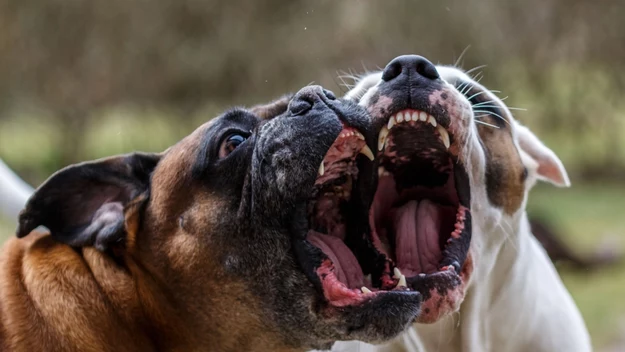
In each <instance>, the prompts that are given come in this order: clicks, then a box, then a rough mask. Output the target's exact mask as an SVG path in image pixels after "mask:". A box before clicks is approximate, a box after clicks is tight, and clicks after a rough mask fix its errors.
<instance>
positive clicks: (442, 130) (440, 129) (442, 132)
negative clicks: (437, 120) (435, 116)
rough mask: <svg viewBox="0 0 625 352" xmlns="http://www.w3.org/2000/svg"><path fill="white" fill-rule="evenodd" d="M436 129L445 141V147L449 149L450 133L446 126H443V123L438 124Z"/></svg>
mask: <svg viewBox="0 0 625 352" xmlns="http://www.w3.org/2000/svg"><path fill="white" fill-rule="evenodd" d="M436 129H437V130H438V134H439V137H440V139H441V141H443V144H444V145H445V148H447V149H449V134H448V133H447V131H446V130H445V128H443V126H441V125H438V126H437V127H436Z"/></svg>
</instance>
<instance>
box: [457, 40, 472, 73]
mask: <svg viewBox="0 0 625 352" xmlns="http://www.w3.org/2000/svg"><path fill="white" fill-rule="evenodd" d="M470 47H471V44H469V45H467V47H466V48H464V50H462V52H461V53H460V56H458V59H457V60H456V62H454V67H460V66H458V64H459V63H460V61H461V60H462V58H463V57H464V54H466V53H467V50H469V48H470Z"/></svg>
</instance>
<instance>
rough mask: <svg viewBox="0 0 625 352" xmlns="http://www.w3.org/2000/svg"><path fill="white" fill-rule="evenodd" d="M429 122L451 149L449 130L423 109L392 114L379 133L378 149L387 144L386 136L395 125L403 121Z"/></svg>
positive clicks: (380, 149)
mask: <svg viewBox="0 0 625 352" xmlns="http://www.w3.org/2000/svg"><path fill="white" fill-rule="evenodd" d="M417 121H421V122H427V123H429V124H430V125H432V127H435V128H436V130H437V131H438V136H439V138H440V139H441V141H442V142H443V144H444V145H445V148H447V149H449V134H448V133H447V130H445V128H444V127H443V126H441V125H439V124H437V123H436V119H435V118H434V116H432V115H428V114H426V113H425V112H423V111H400V112H398V113H397V114H395V115H393V116H391V118H389V119H388V123H387V124H386V126H384V127H382V130H381V131H380V134H379V135H378V150H379V151H382V150H383V149H384V147H385V146H386V138H387V137H388V133H389V131H390V129H391V128H393V126H395V125H397V124H400V123H402V122H417Z"/></svg>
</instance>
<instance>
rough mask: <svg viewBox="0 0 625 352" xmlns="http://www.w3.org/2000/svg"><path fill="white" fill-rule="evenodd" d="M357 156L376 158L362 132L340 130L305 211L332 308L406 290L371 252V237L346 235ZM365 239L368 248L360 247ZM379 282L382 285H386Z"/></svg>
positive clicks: (379, 256) (323, 287)
mask: <svg viewBox="0 0 625 352" xmlns="http://www.w3.org/2000/svg"><path fill="white" fill-rule="evenodd" d="M359 155H362V157H366V158H368V159H369V160H368V162H372V161H373V159H374V155H373V152H372V151H371V149H370V148H369V147H368V146H367V144H366V142H365V138H364V136H363V135H362V134H361V133H360V132H359V131H357V130H355V129H354V128H351V127H345V128H343V130H342V131H341V133H340V135H339V137H338V138H337V139H336V140H335V142H334V144H333V145H332V147H330V149H329V150H328V152H327V153H326V155H325V157H324V159H323V162H322V164H321V165H320V167H319V174H318V177H317V180H316V182H315V186H314V188H313V191H312V194H311V197H310V200H309V203H308V209H307V210H308V223H309V227H310V230H309V231H308V235H307V240H308V242H309V243H311V244H312V245H314V246H315V247H317V248H318V249H320V250H321V252H323V255H322V260H321V262H320V264H319V265H318V266H316V267H315V272H316V275H317V276H318V278H319V281H320V283H321V288H322V290H323V295H324V297H325V298H326V299H327V300H328V302H329V303H330V305H332V306H335V307H343V306H348V305H355V304H358V303H360V302H362V301H365V300H367V299H369V298H372V297H374V296H375V295H376V294H377V293H381V291H391V290H408V288H407V287H406V285H405V283H404V284H403V286H402V285H399V286H398V283H399V281H398V280H393V279H392V278H391V277H390V275H389V272H390V265H389V264H390V263H388V262H386V261H385V260H384V258H382V260H380V259H381V253H379V252H377V251H375V250H374V248H373V246H372V245H371V240H370V239H368V238H366V236H365V235H364V234H362V237H360V238H358V239H356V241H353V238H351V239H348V238H347V236H348V233H347V232H348V231H347V222H348V221H347V219H346V216H347V215H346V214H347V213H348V212H350V211H351V210H352V209H350V207H351V206H352V205H351V204H350V199H351V197H352V192H353V191H354V183H355V182H356V180H357V178H358V176H359V170H358V167H357V162H356V158H357V157H358V156H359ZM360 221H366V219H361V220H360ZM350 240H352V241H350ZM363 243H365V244H366V245H369V248H368V249H369V250H362V247H363ZM376 264H377V265H376ZM372 268H375V269H373V270H372ZM384 269H386V270H384ZM372 277H373V279H372ZM381 282H384V283H385V284H386V285H384V289H382V287H380V283H381ZM374 283H377V284H378V287H375V286H376V285H374Z"/></svg>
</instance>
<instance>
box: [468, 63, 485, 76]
mask: <svg viewBox="0 0 625 352" xmlns="http://www.w3.org/2000/svg"><path fill="white" fill-rule="evenodd" d="M487 66H488V65H480V66H475V67H473V68H472V69H470V70H468V71H465V73H466V74H467V75H468V74H469V73H471V72H473V71H476V70H479V69H481V68H485V67H487Z"/></svg>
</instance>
